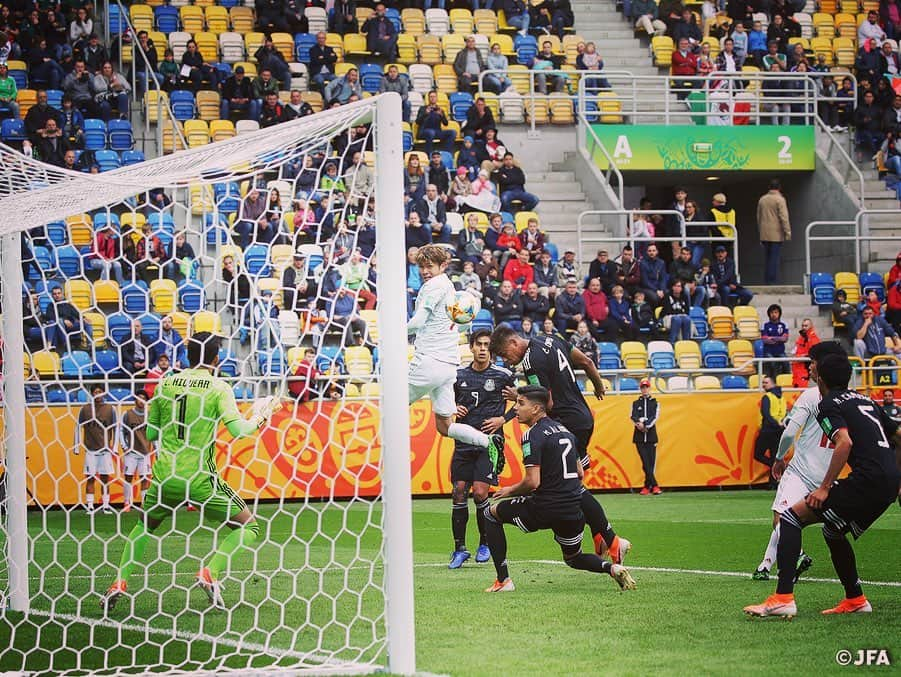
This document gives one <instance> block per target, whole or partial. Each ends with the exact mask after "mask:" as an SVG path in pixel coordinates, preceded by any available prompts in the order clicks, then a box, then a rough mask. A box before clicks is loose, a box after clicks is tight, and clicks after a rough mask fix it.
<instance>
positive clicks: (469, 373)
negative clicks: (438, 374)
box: [454, 364, 514, 429]
mask: <svg viewBox="0 0 901 677" xmlns="http://www.w3.org/2000/svg"><path fill="white" fill-rule="evenodd" d="M513 384H514V382H513V372H511V371H510V370H509V369H505V368H504V367H499V366H497V365H494V364H491V365H489V366H488V367H487V368H486V369H483V370H482V371H478V370H476V369H473V368H472V365H470V366H468V367H462V368H460V369H458V370H457V382H456V383H454V399H455V400H456V402H457V404H458V405H462V406H464V407H466V408H467V409H468V410H469V412H468V413H467V414H466V416H464V417H463V418H461V419H458V422H459V423H465V424H467V425H471V426H472V427H474V428H476V429H478V428H481V427H482V424H483V423H484V422H485V421H486V420H487V419H489V418H494V417H495V416H503V415H504V412H505V411H506V409H507V403H506V401H505V400H504V392H503V391H504V388H506V387H507V386H512V385H513Z"/></svg>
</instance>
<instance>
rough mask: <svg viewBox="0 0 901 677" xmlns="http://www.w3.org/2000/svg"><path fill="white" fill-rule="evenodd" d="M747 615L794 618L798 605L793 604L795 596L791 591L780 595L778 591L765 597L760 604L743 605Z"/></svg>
mask: <svg viewBox="0 0 901 677" xmlns="http://www.w3.org/2000/svg"><path fill="white" fill-rule="evenodd" d="M745 613H746V614H747V615H748V616H756V617H757V618H766V617H767V616H781V617H782V618H794V617H795V616H797V615H798V607H797V605H796V604H795V596H794V595H793V594H791V593H788V594H785V595H780V594H778V593H776V594H773V595H770V596H769V597H767V598H766V599H765V600H764V601H763V603H762V604H752V605H751V606H746V607H745Z"/></svg>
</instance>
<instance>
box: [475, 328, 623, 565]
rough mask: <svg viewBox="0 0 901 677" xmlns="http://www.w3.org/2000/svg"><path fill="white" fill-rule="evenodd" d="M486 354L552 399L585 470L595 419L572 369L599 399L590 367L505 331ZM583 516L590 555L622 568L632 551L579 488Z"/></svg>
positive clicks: (551, 342)
mask: <svg viewBox="0 0 901 677" xmlns="http://www.w3.org/2000/svg"><path fill="white" fill-rule="evenodd" d="M491 353H492V354H494V355H499V356H501V357H502V358H503V359H504V360H506V361H507V363H508V364H513V365H515V364H519V365H521V366H522V370H523V372H524V373H525V376H526V379H527V380H528V382H529V384H531V385H540V386H543V387H544V388H546V389H547V390H549V391H550V393H551V403H550V411H551V413H552V414H553V416H554V419H555V420H557V421H559V422H560V423H561V424H562V425H563V426H565V427H566V429H567V430H569V431H570V432H572V434H573V435H574V436H575V438H576V451H577V452H578V454H579V459H580V462H581V464H582V468H588V466H589V465H590V463H591V460H590V458H589V456H588V443H589V441H590V440H591V436H592V434H593V433H594V417H593V416H592V415H591V409H589V408H588V403H587V402H586V401H585V398H584V397H583V396H582V391H580V390H579V385H578V384H577V383H576V375H575V372H574V371H573V367H575V368H576V369H582V370H584V371H585V374H586V375H587V376H588V379H589V380H590V381H591V383H592V385H593V386H594V392H595V395H596V396H597V398H598V399H603V398H604V384H603V382H602V381H601V375H600V374H599V373H598V370H597V367H595V366H594V362H592V361H591V359H590V358H589V357H587V356H586V355H585V353H583V352H582V351H581V350H579V349H578V348H574V347H573V346H571V345H570V344H568V343H567V342H566V341H564V340H563V339H562V338H560V337H559V336H556V335H550V336H539V337H536V338H533V339H524V338H522V337H521V336H519V334H517V333H516V332H515V331H513V329H511V328H510V327H504V326H502V327H498V328H497V329H495V330H494V333H493V334H492V335H491ZM580 501H581V505H582V512H583V514H584V515H585V521H586V522H587V523H588V526H589V528H590V529H591V535H592V537H593V538H594V549H595V552H596V553H597V554H598V555H600V556H601V557H603V556H605V555H606V554H609V556H610V559H611V560H613V561H614V562H615V563H616V564H622V563H623V561H624V560H625V557H626V555H627V554H628V552H629V550H630V549H631V548H632V543H630V542H629V541H628V540H626V539H625V538H620V537H619V536H617V535H616V532H615V531H613V527H611V526H610V522H608V521H607V515H606V514H605V513H604V508H603V507H601V504H600V503H599V502H598V501H597V499H596V498H595V497H594V496H593V495H592V494H591V492H589V491H588V490H587V489H585V488H584V487H583V488H582V495H581V499H580Z"/></svg>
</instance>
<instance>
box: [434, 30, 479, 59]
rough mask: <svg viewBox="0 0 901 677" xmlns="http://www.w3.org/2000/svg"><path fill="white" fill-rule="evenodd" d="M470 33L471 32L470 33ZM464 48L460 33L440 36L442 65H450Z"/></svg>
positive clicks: (462, 37)
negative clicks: (442, 54)
mask: <svg viewBox="0 0 901 677" xmlns="http://www.w3.org/2000/svg"><path fill="white" fill-rule="evenodd" d="M470 32H472V31H470ZM464 47H466V39H465V37H464V36H463V34H461V33H448V34H447V35H442V36H441V49H442V50H443V51H444V63H446V64H451V63H453V62H454V59H456V58H457V54H459V53H460V51H461V50H462V49H463V48H464Z"/></svg>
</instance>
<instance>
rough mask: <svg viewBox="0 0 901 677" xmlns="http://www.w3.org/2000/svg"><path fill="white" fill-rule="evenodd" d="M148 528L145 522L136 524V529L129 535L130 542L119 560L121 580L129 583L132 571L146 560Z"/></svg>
mask: <svg viewBox="0 0 901 677" xmlns="http://www.w3.org/2000/svg"><path fill="white" fill-rule="evenodd" d="M147 539H148V534H147V528H146V527H145V526H144V523H143V522H138V523H137V524H135V526H134V529H132V530H131V533H130V534H128V541H127V542H126V543H125V549H124V550H123V551H122V557H121V558H120V559H119V580H120V581H126V582H128V577H129V576H131V570H132V569H134V566H135V564H137V563H138V562H140V561H141V560H142V559H144V549H145V548H146V547H147Z"/></svg>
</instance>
